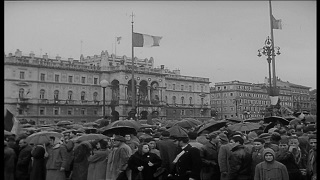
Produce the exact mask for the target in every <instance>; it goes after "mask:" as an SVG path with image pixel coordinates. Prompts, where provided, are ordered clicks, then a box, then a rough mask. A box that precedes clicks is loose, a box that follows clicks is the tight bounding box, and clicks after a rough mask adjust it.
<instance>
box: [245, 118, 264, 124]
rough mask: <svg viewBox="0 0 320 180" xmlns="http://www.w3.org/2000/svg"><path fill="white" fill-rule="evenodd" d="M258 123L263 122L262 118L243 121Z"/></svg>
mask: <svg viewBox="0 0 320 180" xmlns="http://www.w3.org/2000/svg"><path fill="white" fill-rule="evenodd" d="M260 121H263V117H251V118H249V119H245V120H244V122H253V123H258V122H260Z"/></svg>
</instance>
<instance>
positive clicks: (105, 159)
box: [4, 123, 317, 180]
mask: <svg viewBox="0 0 320 180" xmlns="http://www.w3.org/2000/svg"><path fill="white" fill-rule="evenodd" d="M305 127H306V124H305V123H301V124H298V125H294V126H290V125H289V126H285V125H282V124H276V125H275V126H274V127H273V128H271V129H269V130H268V132H265V131H264V129H263V126H261V128H260V129H257V130H253V131H251V132H247V134H246V133H243V132H238V131H237V132H233V131H231V130H229V129H228V126H225V127H223V128H220V129H219V130H217V131H214V132H208V131H207V130H204V131H202V132H201V133H197V131H194V130H193V129H191V130H189V131H188V133H181V134H180V135H175V136H172V135H171V134H170V132H169V131H168V130H167V129H166V128H164V127H157V128H154V129H149V130H148V131H144V132H138V133H137V134H125V135H123V136H121V135H112V136H110V137H109V138H106V139H97V140H92V141H83V142H75V141H73V139H74V137H75V136H77V134H74V133H73V132H67V133H64V134H63V138H57V137H55V136H50V141H49V142H48V143H45V144H28V143H27V141H26V138H27V137H26V136H21V137H15V136H14V135H11V136H5V140H4V179H5V180H67V179H69V180H126V179H128V180H316V179H317V167H316V164H317V163H316V159H317V148H316V147H317V137H316V132H317V130H316V129H313V130H310V129H307V128H305Z"/></svg>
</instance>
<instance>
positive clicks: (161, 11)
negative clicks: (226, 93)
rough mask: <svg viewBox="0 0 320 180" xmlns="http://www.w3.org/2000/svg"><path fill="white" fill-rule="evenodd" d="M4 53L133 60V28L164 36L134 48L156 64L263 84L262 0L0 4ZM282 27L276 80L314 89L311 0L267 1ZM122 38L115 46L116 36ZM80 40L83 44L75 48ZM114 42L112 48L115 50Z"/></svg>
mask: <svg viewBox="0 0 320 180" xmlns="http://www.w3.org/2000/svg"><path fill="white" fill-rule="evenodd" d="M4 5H5V6H4V9H5V13H4V20H5V24H4V25H5V26H4V30H5V34H4V37H5V53H6V54H8V53H10V52H11V53H14V52H15V50H16V49H20V50H21V51H22V52H23V53H24V54H29V53H30V52H31V51H33V52H34V53H35V54H36V55H38V56H40V55H41V54H42V55H43V54H45V53H48V54H49V56H50V57H55V56H56V55H57V54H58V55H59V56H61V57H62V59H67V58H69V57H72V58H74V59H79V57H80V54H81V53H82V54H83V55H84V56H85V57H86V56H93V55H95V54H97V55H99V54H100V53H101V51H102V50H107V51H108V52H109V53H116V55H118V56H122V55H126V56H128V57H131V56H132V54H131V20H132V19H131V17H130V15H131V14H132V13H133V14H134V31H135V32H139V33H144V34H150V35H155V36H162V37H163V38H162V40H161V42H160V47H151V48H146V47H144V48H135V54H134V55H135V56H136V57H138V58H140V59H145V58H148V59H149V58H150V57H153V58H154V60H155V67H158V66H160V65H165V67H166V68H168V69H170V70H175V69H180V71H181V74H182V75H186V76H197V77H206V78H210V81H211V82H212V83H211V86H214V83H216V82H220V81H232V80H239V81H245V82H252V83H258V82H259V83H261V82H263V81H264V77H266V76H268V63H267V61H266V57H260V58H259V57H258V56H257V50H258V49H260V48H262V47H263V46H264V41H265V39H266V38H267V36H270V31H271V30H270V18H269V2H268V1H201V2H199V1H163V2H162V1H93V2H92V1H66V2H65V1H20V2H16V1H5V3H4ZM272 11H273V15H274V17H275V18H276V19H282V30H277V29H275V30H274V39H275V45H276V46H279V47H280V48H281V49H280V51H281V53H282V54H281V55H280V56H277V57H276V75H277V76H278V77H279V78H280V79H281V80H283V81H289V82H292V83H295V84H300V85H304V86H308V87H311V89H315V88H316V1H272ZM118 36H121V37H122V40H121V41H120V44H116V43H115V37H118ZM81 41H82V43H81ZM115 44H116V47H115Z"/></svg>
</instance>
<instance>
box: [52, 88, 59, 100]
mask: <svg viewBox="0 0 320 180" xmlns="http://www.w3.org/2000/svg"><path fill="white" fill-rule="evenodd" d="M53 98H54V99H55V100H58V99H59V91H58V90H55V91H54V94H53Z"/></svg>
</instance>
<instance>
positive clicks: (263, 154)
mask: <svg viewBox="0 0 320 180" xmlns="http://www.w3.org/2000/svg"><path fill="white" fill-rule="evenodd" d="M267 153H270V154H272V156H273V160H272V161H271V162H273V161H274V160H275V158H276V156H275V152H274V150H273V149H271V148H266V149H264V150H263V152H262V156H263V159H264V161H266V159H265V155H266V154H267ZM266 162H268V163H271V162H270V161H266Z"/></svg>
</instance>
